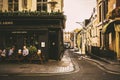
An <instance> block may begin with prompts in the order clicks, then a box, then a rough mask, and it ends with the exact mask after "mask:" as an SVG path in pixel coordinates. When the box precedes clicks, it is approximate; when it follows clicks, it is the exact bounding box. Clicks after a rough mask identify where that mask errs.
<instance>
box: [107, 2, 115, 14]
mask: <svg viewBox="0 0 120 80" xmlns="http://www.w3.org/2000/svg"><path fill="white" fill-rule="evenodd" d="M115 8H116V0H108V13H110V12H111V11H112V10H113V9H115Z"/></svg>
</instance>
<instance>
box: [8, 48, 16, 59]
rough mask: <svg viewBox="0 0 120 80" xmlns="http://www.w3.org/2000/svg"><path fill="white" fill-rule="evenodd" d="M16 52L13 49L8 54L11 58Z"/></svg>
mask: <svg viewBox="0 0 120 80" xmlns="http://www.w3.org/2000/svg"><path fill="white" fill-rule="evenodd" d="M14 50H15V47H12V48H11V49H10V50H9V52H8V56H9V57H10V56H12V55H13V53H14Z"/></svg>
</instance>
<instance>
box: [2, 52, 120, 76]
mask: <svg viewBox="0 0 120 80" xmlns="http://www.w3.org/2000/svg"><path fill="white" fill-rule="evenodd" d="M74 53H76V54H80V57H82V58H84V59H86V60H89V61H93V62H95V63H96V64H97V65H100V66H101V67H102V69H104V70H105V71H107V72H110V73H114V74H120V62H113V61H109V60H105V59H104V60H102V59H101V58H100V59H93V58H91V57H89V56H84V55H81V53H80V52H74ZM76 66H77V63H75V61H74V60H73V58H70V55H69V52H68V50H66V51H65V53H64V56H63V58H62V60H61V61H56V60H49V61H48V62H46V63H43V64H39V63H0V76H8V75H17V76H29V75H33V74H35V75H36V74H37V75H39V74H50V75H60V74H69V73H72V72H76V71H79V68H77V67H76Z"/></svg>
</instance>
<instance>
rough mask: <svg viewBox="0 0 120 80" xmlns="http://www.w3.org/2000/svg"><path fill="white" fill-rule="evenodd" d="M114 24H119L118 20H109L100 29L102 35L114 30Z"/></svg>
mask: <svg viewBox="0 0 120 80" xmlns="http://www.w3.org/2000/svg"><path fill="white" fill-rule="evenodd" d="M115 24H120V20H111V21H109V22H108V23H107V24H106V25H104V26H103V28H102V33H103V34H107V33H110V32H112V31H114V30H115V28H114V27H115V26H114V25H115Z"/></svg>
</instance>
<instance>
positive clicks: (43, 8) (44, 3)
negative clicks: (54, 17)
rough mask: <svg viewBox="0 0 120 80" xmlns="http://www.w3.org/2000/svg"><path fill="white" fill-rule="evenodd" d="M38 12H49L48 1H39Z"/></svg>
mask: <svg viewBox="0 0 120 80" xmlns="http://www.w3.org/2000/svg"><path fill="white" fill-rule="evenodd" d="M37 11H41V12H42V11H45V12H46V11H47V0H37Z"/></svg>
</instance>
